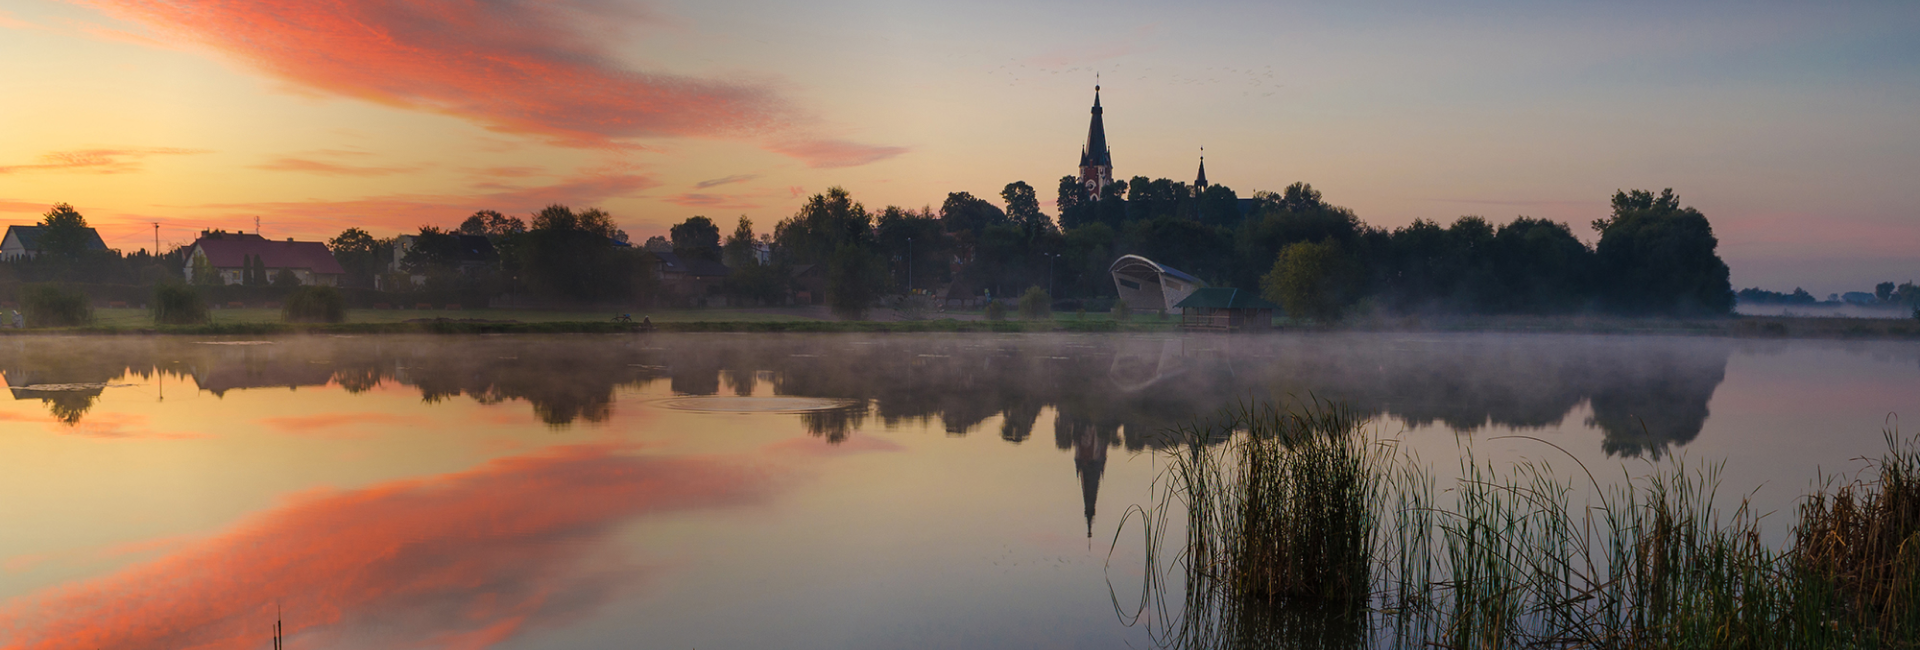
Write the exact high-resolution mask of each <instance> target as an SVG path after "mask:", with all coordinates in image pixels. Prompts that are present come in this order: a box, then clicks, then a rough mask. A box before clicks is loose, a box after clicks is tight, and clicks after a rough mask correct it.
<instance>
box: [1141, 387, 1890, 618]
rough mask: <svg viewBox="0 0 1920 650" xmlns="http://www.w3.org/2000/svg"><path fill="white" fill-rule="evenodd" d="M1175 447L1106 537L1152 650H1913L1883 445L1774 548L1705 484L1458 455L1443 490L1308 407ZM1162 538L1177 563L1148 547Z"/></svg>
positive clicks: (1188, 434)
mask: <svg viewBox="0 0 1920 650" xmlns="http://www.w3.org/2000/svg"><path fill="white" fill-rule="evenodd" d="M1175 433H1176V435H1178V436H1179V439H1180V440H1181V442H1182V444H1181V445H1179V447H1178V448H1177V451H1174V452H1170V453H1168V454H1167V456H1166V458H1167V460H1168V461H1169V464H1168V466H1167V469H1166V470H1165V472H1164V473H1163V475H1162V477H1161V479H1160V480H1159V481H1158V485H1159V489H1158V490H1157V491H1156V494H1158V495H1160V496H1159V497H1158V498H1157V500H1156V501H1155V502H1153V503H1151V504H1149V505H1146V506H1140V507H1136V508H1134V509H1132V510H1130V511H1129V515H1128V521H1126V522H1123V524H1122V526H1123V528H1124V527H1125V526H1127V525H1130V524H1131V523H1132V520H1133V519H1135V518H1137V519H1138V520H1139V522H1140V523H1141V524H1143V526H1142V529H1143V531H1144V541H1145V543H1146V544H1147V545H1148V553H1147V556H1146V557H1147V561H1148V567H1147V571H1146V576H1147V578H1146V581H1145V585H1144V587H1145V588H1144V589H1143V597H1142V600H1141V605H1140V609H1139V610H1138V611H1136V612H1134V613H1132V614H1131V616H1132V617H1134V618H1135V619H1139V620H1148V621H1149V622H1150V623H1149V624H1150V630H1151V632H1152V634H1151V636H1152V638H1153V639H1154V640H1155V642H1156V643H1157V644H1158V645H1161V646H1163V647H1177V648H1241V647H1343V648H1357V647H1372V646H1378V647H1439V648H1489V649H1491V648H1774V647H1795V648H1914V647H1920V642H1916V639H1920V607H1916V603H1920V443H1917V442H1916V440H1914V439H1903V438H1901V437H1900V436H1899V435H1898V434H1897V433H1895V432H1891V431H1889V432H1888V434H1887V443H1888V452H1887V454H1886V455H1885V456H1884V457H1883V458H1882V459H1881V460H1880V461H1879V462H1878V463H1875V464H1874V466H1873V472H1872V473H1871V475H1863V477H1862V478H1858V479H1856V480H1853V481H1852V482H1848V483H1845V484H1842V485H1839V486H1837V487H1836V486H1834V485H1832V484H1831V483H1832V482H1831V481H1829V484H1828V485H1826V486H1825V487H1823V488H1821V489H1819V490H1817V491H1815V492H1814V493H1813V494H1811V495H1809V496H1808V497H1807V498H1806V499H1805V500H1804V501H1803V503H1802V505H1801V506H1800V507H1799V509H1798V518H1797V520H1796V521H1795V523H1794V527H1793V531H1792V535H1791V538H1790V541H1789V542H1787V543H1786V544H1785V545H1784V547H1781V548H1774V547H1770V546H1768V545H1767V544H1764V543H1762V541H1761V540H1762V539H1764V537H1763V535H1762V530H1761V527H1760V517H1759V516H1758V515H1757V514H1756V513H1755V512H1754V511H1753V509H1752V508H1751V507H1750V506H1749V505H1748V503H1747V502H1746V500H1744V499H1743V500H1740V501H1739V505H1737V506H1735V507H1733V508H1732V509H1731V510H1725V509H1722V508H1720V507H1719V506H1718V505H1717V504H1718V503H1720V501H1719V487H1720V486H1719V483H1720V481H1719V476H1720V466H1719V465H1715V464H1700V463H1689V462H1686V461H1684V460H1673V461H1668V462H1666V463H1664V464H1660V465H1654V466H1652V471H1651V472H1650V473H1649V474H1647V475H1645V476H1640V477H1632V476H1623V479H1622V480H1621V481H1619V482H1616V483H1614V484H1612V485H1603V484H1602V483H1601V481H1599V480H1598V479H1597V478H1596V477H1595V476H1594V475H1593V474H1591V473H1590V472H1587V471H1586V468H1585V467H1581V468H1580V469H1581V472H1580V473H1578V474H1575V475H1572V476H1562V475H1559V474H1556V473H1555V471H1554V468H1553V467H1551V466H1550V464H1548V463H1542V462H1525V463H1516V464H1513V465H1511V466H1508V467H1496V466H1495V465H1493V464H1489V463H1481V462H1479V461H1478V460H1477V459H1476V458H1475V457H1474V455H1473V453H1472V449H1471V448H1470V447H1468V448H1464V449H1463V450H1462V454H1461V458H1462V460H1461V467H1460V474H1459V478H1457V479H1456V480H1455V481H1454V483H1453V485H1451V486H1450V487H1449V489H1446V490H1440V489H1438V488H1439V485H1438V481H1436V480H1435V479H1434V477H1433V474H1432V473H1431V472H1430V471H1429V470H1428V469H1427V466H1426V465H1425V464H1424V463H1421V462H1420V461H1419V459H1417V458H1415V457H1413V456H1412V455H1411V454H1410V453H1405V452H1403V451H1402V450H1401V448H1400V447H1399V445H1397V444H1396V441H1394V440H1391V439H1386V438H1380V437H1377V436H1373V435H1369V434H1368V433H1367V427H1366V426H1365V423H1364V422H1362V421H1360V420H1358V419H1357V418H1355V417H1354V416H1353V415H1352V412H1351V411H1349V410H1346V409H1345V408H1343V407H1340V406H1339V405H1335V404H1330V403H1326V402H1321V401H1317V400H1316V401H1310V402H1307V403H1301V404H1293V405H1291V406H1279V405H1275V404H1273V403H1263V404H1253V405H1246V406H1242V407H1240V408H1239V409H1238V410H1236V411H1233V412H1230V413H1226V414H1222V415H1221V416H1217V417H1215V418H1212V419H1209V420H1205V421H1202V422H1199V423H1196V424H1194V425H1192V426H1189V427H1186V428H1183V429H1180V430H1178V431H1176V432H1175ZM1536 440H1537V439H1536ZM1539 442H1540V443H1541V444H1542V445H1551V443H1548V442H1546V441H1539ZM1567 458H1568V460H1569V462H1570V463H1573V464H1575V465H1578V462H1577V461H1576V460H1574V459H1573V457H1572V456H1571V455H1568V456H1567ZM1587 488H1591V489H1590V490H1589V489H1587ZM1182 515H1184V516H1182ZM1174 523H1179V524H1184V525H1183V526H1173V525H1170V524H1174ZM1170 530H1179V531H1182V532H1183V533H1184V534H1182V535H1180V536H1179V537H1181V538H1184V545H1183V546H1180V547H1178V548H1177V549H1176V548H1162V547H1163V546H1164V545H1166V544H1167V543H1168V542H1169V541H1170V540H1171V536H1169V535H1168V534H1167V533H1168V531H1170ZM1118 541H1119V538H1118V537H1116V544H1118ZM1163 559H1171V562H1167V563H1166V564H1165V566H1163V565H1162V562H1163ZM1176 603H1177V605H1176ZM1116 606H1118V601H1117V599H1116ZM1149 610H1151V612H1152V614H1153V615H1152V616H1142V613H1145V612H1148V611H1149Z"/></svg>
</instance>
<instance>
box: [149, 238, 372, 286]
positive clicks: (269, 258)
mask: <svg viewBox="0 0 1920 650" xmlns="http://www.w3.org/2000/svg"><path fill="white" fill-rule="evenodd" d="M189 250H191V251H192V252H191V253H189V254H188V255H187V266H186V271H185V273H186V278H187V281H188V282H197V281H198V280H197V279H196V278H195V277H194V267H195V266H200V265H201V264H202V262H203V261H204V264H205V266H206V267H209V268H211V269H212V270H213V273H214V274H216V275H217V276H218V277H219V278H220V282H218V283H216V284H241V283H243V282H245V281H246V273H247V266H248V265H249V264H254V263H255V260H258V262H257V264H259V265H264V266H265V267H266V271H267V281H268V282H271V281H273V279H274V278H277V277H279V276H280V273H281V272H291V273H292V274H293V277H294V278H296V279H298V280H299V281H300V284H323V285H327V286H338V285H339V284H340V276H342V275H345V274H346V270H345V269H342V268H340V262H338V261H335V260H334V259H333V251H330V250H327V245H326V244H323V243H320V242H317V241H294V240H293V238H291V237H289V238H287V240H286V241H273V240H271V239H267V238H265V237H261V236H259V235H256V234H248V233H240V232H221V231H218V230H215V231H201V233H200V239H198V240H195V241H194V242H193V246H192V247H191V248H190V249H189Z"/></svg>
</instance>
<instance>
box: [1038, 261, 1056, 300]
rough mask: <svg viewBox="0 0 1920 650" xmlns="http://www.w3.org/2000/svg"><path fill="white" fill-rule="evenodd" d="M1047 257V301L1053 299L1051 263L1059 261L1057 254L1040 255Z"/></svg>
mask: <svg viewBox="0 0 1920 650" xmlns="http://www.w3.org/2000/svg"><path fill="white" fill-rule="evenodd" d="M1041 255H1045V256H1047V299H1048V300H1052V299H1053V261H1054V260H1057V259H1060V254H1059V253H1041Z"/></svg>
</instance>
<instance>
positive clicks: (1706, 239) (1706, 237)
mask: <svg viewBox="0 0 1920 650" xmlns="http://www.w3.org/2000/svg"><path fill="white" fill-rule="evenodd" d="M1593 229H1594V230H1596V231H1598V232H1599V233H1600V243H1599V245H1598V246H1596V247H1595V253H1596V256H1597V258H1598V265H1599V275H1598V280H1599V283H1600V287H1601V297H1602V299H1603V300H1605V301H1606V304H1607V305H1608V306H1609V307H1612V308H1613V309H1616V310H1619V311H1622V312H1626V313H1630V314H1701V313H1704V314H1727V313H1731V312H1732V311H1733V286H1732V285H1731V284H1730V283H1729V282H1728V276H1729V273H1728V269H1727V264H1726V262H1724V261H1721V259H1720V256H1719V254H1718V253H1716V252H1715V249H1716V248H1717V247H1718V246H1719V243H1720V242H1719V240H1718V239H1716V238H1715V237H1714V236H1713V226H1712V225H1711V224H1709V223H1707V218H1706V216H1705V215H1702V214H1700V211H1698V210H1695V209H1693V208H1691V207H1681V206H1680V197H1678V196H1676V195H1674V193H1673V190H1672V189H1667V190H1664V191H1662V192H1661V193H1660V194H1658V195H1655V194H1654V193H1652V192H1649V191H1646V190H1632V191H1622V192H1616V193H1614V195H1613V214H1612V215H1610V216H1608V217H1607V218H1605V219H1596V220H1595V221H1594V222H1593Z"/></svg>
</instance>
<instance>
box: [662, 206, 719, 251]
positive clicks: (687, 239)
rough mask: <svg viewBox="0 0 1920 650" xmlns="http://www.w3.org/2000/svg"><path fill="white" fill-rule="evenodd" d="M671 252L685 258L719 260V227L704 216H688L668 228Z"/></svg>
mask: <svg viewBox="0 0 1920 650" xmlns="http://www.w3.org/2000/svg"><path fill="white" fill-rule="evenodd" d="M667 232H668V234H669V235H671V236H672V237H673V253H674V254H675V255H679V256H681V257H685V258H693V259H703V260H712V261H715V262H718V261H720V227H719V226H716V225H714V224H713V220H712V219H708V218H706V217H697V216H696V217H688V218H687V220H686V221H682V222H680V224H679V225H676V226H674V227H672V228H670V229H668V231H667Z"/></svg>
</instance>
